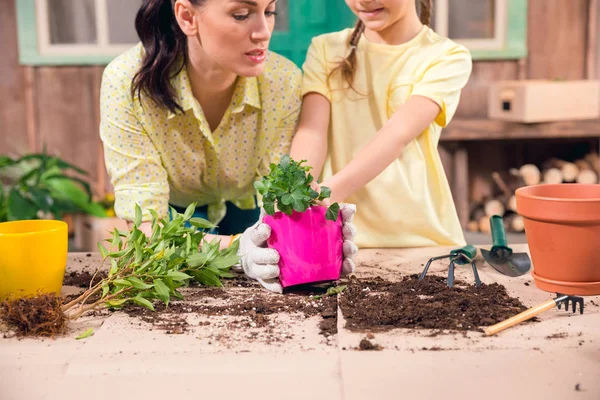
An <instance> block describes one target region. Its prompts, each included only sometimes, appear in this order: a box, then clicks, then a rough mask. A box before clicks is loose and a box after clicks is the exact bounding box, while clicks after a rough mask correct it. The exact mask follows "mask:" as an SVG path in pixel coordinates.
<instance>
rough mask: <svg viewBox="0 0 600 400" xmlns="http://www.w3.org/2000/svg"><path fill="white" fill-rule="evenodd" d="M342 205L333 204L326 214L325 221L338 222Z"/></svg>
mask: <svg viewBox="0 0 600 400" xmlns="http://www.w3.org/2000/svg"><path fill="white" fill-rule="evenodd" d="M339 211H340V205H339V204H338V203H333V204H332V205H330V206H329V208H327V212H326V213H325V219H328V220H330V221H336V220H337V217H338V215H339Z"/></svg>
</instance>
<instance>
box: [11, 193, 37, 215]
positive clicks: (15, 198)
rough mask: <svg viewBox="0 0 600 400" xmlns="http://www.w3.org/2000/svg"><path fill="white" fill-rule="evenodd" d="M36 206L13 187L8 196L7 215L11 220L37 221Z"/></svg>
mask: <svg viewBox="0 0 600 400" xmlns="http://www.w3.org/2000/svg"><path fill="white" fill-rule="evenodd" d="M37 211H38V208H37V207H36V205H35V204H34V203H33V202H32V201H31V200H29V199H28V198H26V197H23V195H22V194H21V193H20V192H19V190H17V188H16V187H13V188H12V189H11V190H10V192H9V194H8V215H9V218H10V219H11V220H24V219H37Z"/></svg>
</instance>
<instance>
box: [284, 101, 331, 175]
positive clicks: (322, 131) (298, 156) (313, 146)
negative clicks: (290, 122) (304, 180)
mask: <svg viewBox="0 0 600 400" xmlns="http://www.w3.org/2000/svg"><path fill="white" fill-rule="evenodd" d="M330 113H331V104H330V103H329V100H328V99H327V98H326V97H325V96H323V95H321V94H319V93H308V94H307V95H306V96H304V101H303V103H302V111H301V113H300V121H299V124H298V129H297V131H296V135H295V136H294V140H293V141H292V147H291V149H290V157H291V158H292V159H294V160H295V161H300V160H307V162H306V164H307V165H309V166H311V167H312V170H311V171H310V173H311V174H312V176H313V177H314V178H315V180H316V179H317V178H318V177H319V175H320V174H321V170H322V169H323V164H324V163H325V158H326V157H327V132H328V129H329V118H330Z"/></svg>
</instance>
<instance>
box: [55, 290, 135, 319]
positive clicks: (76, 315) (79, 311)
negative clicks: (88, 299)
mask: <svg viewBox="0 0 600 400" xmlns="http://www.w3.org/2000/svg"><path fill="white" fill-rule="evenodd" d="M130 289H131V288H123V289H121V290H119V291H118V292H116V293H113V294H111V295H108V296H106V297H104V298H102V299H100V300H98V301H96V302H95V303H92V304H88V305H87V306H84V305H83V304H82V305H81V306H80V307H79V309H77V311H75V312H73V313H67V312H66V311H67V310H68V309H63V312H64V313H65V315H66V316H67V318H68V319H70V320H74V319H77V318H79V317H81V316H82V315H83V314H85V313H86V312H88V311H91V310H93V309H95V308H96V307H97V306H98V304H101V303H106V302H107V301H110V300H112V299H114V298H116V297H118V296H120V295H122V294H123V293H125V292H127V291H129V290H130Z"/></svg>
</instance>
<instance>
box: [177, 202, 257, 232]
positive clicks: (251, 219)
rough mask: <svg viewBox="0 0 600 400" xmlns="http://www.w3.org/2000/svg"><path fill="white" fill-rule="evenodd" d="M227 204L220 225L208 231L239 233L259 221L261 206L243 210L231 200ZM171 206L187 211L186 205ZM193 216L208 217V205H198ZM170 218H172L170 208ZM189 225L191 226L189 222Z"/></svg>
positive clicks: (178, 210) (179, 210) (180, 211)
mask: <svg viewBox="0 0 600 400" xmlns="http://www.w3.org/2000/svg"><path fill="white" fill-rule="evenodd" d="M225 205H226V206H227V214H225V218H224V219H223V221H221V223H219V226H218V227H216V228H214V229H212V230H211V231H210V232H208V233H211V234H214V235H237V234H238V233H243V232H244V231H245V230H246V229H247V228H249V227H251V226H252V225H254V224H255V223H256V221H258V217H260V208H258V207H257V208H255V209H253V210H242V209H240V208H238V207H237V206H235V205H234V204H233V203H230V202H226V203H225ZM171 207H173V208H174V209H175V211H177V212H178V213H180V214H183V213H184V212H185V207H177V206H174V205H171ZM193 217H194V218H204V219H208V207H207V206H202V207H196V210H195V212H194V216H193ZM169 218H171V210H170V209H169ZM187 226H189V224H188V225H187Z"/></svg>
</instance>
